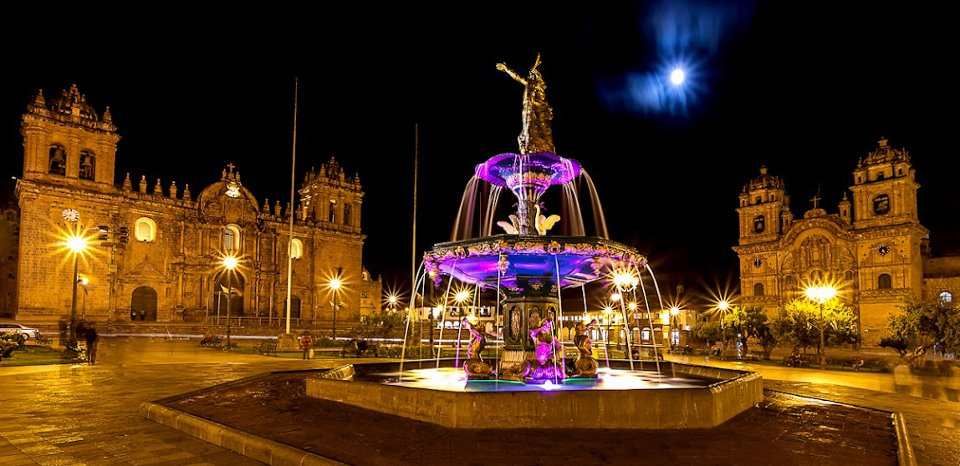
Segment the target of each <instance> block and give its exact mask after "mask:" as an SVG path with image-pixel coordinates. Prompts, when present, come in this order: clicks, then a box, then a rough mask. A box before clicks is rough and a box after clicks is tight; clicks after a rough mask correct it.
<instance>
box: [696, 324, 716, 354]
mask: <svg viewBox="0 0 960 466" xmlns="http://www.w3.org/2000/svg"><path fill="white" fill-rule="evenodd" d="M693 335H694V336H695V337H696V338H697V339H699V340H703V341H705V342H706V343H707V348H709V347H710V343H711V342H714V341H717V340H719V339H720V338H721V335H720V324H719V323H717V322H715V321H712V320H706V319H701V320H698V321H697V323H696V325H695V326H694V327H693Z"/></svg>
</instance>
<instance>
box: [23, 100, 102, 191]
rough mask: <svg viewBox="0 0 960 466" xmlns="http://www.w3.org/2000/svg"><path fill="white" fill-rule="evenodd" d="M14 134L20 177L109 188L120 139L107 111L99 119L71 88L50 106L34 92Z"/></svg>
mask: <svg viewBox="0 0 960 466" xmlns="http://www.w3.org/2000/svg"><path fill="white" fill-rule="evenodd" d="M20 132H21V135H22V136H23V178H24V179H27V180H37V181H43V182H48V183H53V184H66V185H72V186H80V187H84V188H88V189H99V190H103V191H107V190H111V189H113V183H114V166H115V162H116V154H117V142H118V141H119V140H120V136H119V135H118V134H117V127H116V126H114V124H113V117H112V115H111V113H110V107H107V108H106V110H104V112H103V115H102V116H101V115H99V114H98V113H97V111H96V110H95V109H94V108H93V106H92V105H90V104H89V103H88V102H87V99H86V96H84V95H83V94H81V93H80V91H79V89H77V85H76V84H74V85H71V86H70V88H69V89H64V90H63V92H62V93H61V95H60V96H58V97H57V98H56V99H52V101H51V102H47V100H46V99H45V98H44V96H43V91H42V90H40V91H37V94H36V96H35V97H34V98H33V101H32V102H31V103H30V104H29V105H28V106H27V112H26V113H24V114H23V118H22V120H21V124H20Z"/></svg>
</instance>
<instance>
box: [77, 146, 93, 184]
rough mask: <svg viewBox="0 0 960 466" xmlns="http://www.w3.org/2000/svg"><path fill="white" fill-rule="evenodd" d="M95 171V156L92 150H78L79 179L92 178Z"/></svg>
mask: <svg viewBox="0 0 960 466" xmlns="http://www.w3.org/2000/svg"><path fill="white" fill-rule="evenodd" d="M96 173H97V157H96V156H95V155H94V154H93V151H90V150H82V151H80V179H81V180H93V179H94V178H95V177H96Z"/></svg>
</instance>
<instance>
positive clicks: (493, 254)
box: [424, 235, 647, 289]
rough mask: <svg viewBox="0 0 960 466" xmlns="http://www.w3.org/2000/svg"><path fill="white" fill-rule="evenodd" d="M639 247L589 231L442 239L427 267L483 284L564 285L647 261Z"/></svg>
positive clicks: (508, 286)
mask: <svg viewBox="0 0 960 466" xmlns="http://www.w3.org/2000/svg"><path fill="white" fill-rule="evenodd" d="M646 260H647V259H646V257H644V256H643V255H641V254H640V253H639V252H637V250H636V249H634V248H631V247H629V246H626V245H623V244H620V243H618V242H616V241H610V240H607V239H603V238H596V237H589V236H518V235H495V236H488V237H485V238H477V239H471V240H465V241H454V242H449V243H439V244H437V245H435V246H434V247H433V249H432V250H430V251H428V252H427V253H426V254H425V255H424V263H425V265H426V267H427V271H428V272H430V273H431V274H433V275H436V274H441V275H448V276H453V277H455V278H456V279H457V280H460V281H462V282H465V283H470V284H474V285H480V286H482V287H484V288H495V287H496V286H497V284H498V280H499V285H500V287H501V288H506V289H511V288H518V287H520V286H521V285H522V284H524V283H525V284H527V285H528V286H538V285H537V284H538V283H539V284H541V285H543V284H552V283H555V282H556V278H557V275H558V270H559V276H560V286H561V287H563V288H568V287H573V286H580V285H583V284H585V283H589V282H592V281H595V280H598V279H600V278H603V276H604V275H605V274H606V273H607V270H609V267H614V266H637V267H640V268H642V267H643V266H644V265H645V264H646Z"/></svg>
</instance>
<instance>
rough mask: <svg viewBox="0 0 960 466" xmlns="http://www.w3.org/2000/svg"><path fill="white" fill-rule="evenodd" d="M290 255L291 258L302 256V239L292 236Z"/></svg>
mask: <svg viewBox="0 0 960 466" xmlns="http://www.w3.org/2000/svg"><path fill="white" fill-rule="evenodd" d="M290 257H291V258H292V259H299V258H301V257H303V241H300V240H299V239H297V238H294V239H293V241H291V242H290Z"/></svg>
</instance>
